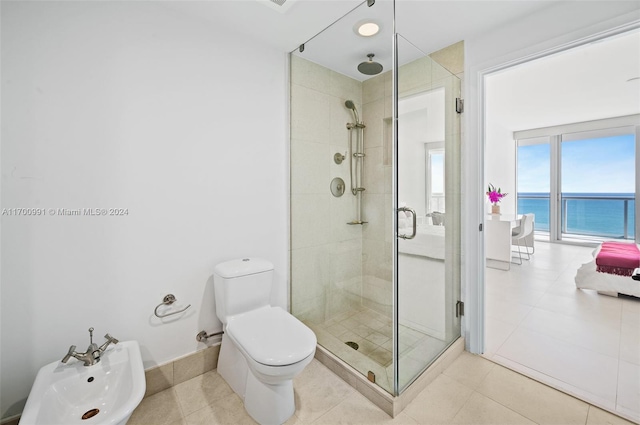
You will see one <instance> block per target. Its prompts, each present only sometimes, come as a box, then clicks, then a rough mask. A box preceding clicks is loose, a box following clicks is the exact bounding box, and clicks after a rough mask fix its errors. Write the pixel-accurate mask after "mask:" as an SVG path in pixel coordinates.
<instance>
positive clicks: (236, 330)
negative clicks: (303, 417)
mask: <svg viewBox="0 0 640 425" xmlns="http://www.w3.org/2000/svg"><path fill="white" fill-rule="evenodd" d="M272 274H273V265H272V264H271V263H269V262H268V261H266V260H261V259H255V258H249V259H242V260H234V261H228V262H225V263H222V264H218V265H217V266H216V268H215V272H214V288H215V289H214V290H215V296H216V314H217V316H218V318H219V319H220V320H221V321H222V323H223V325H224V335H223V337H222V345H221V347H220V356H219V358H218V373H219V374H220V375H221V376H222V378H224V380H225V381H226V382H227V383H228V384H229V386H231V388H232V389H233V390H234V391H235V392H236V394H238V395H239V396H240V397H242V398H243V400H244V405H245V409H246V410H247V412H248V413H249V415H251V417H253V419H255V420H256V421H257V422H258V423H260V424H263V425H272V424H273V425H276V424H282V423H284V422H286V421H287V419H289V418H290V417H291V416H292V415H293V413H294V412H295V402H294V394H293V378H294V377H295V376H296V375H298V374H299V373H300V372H302V370H303V369H304V368H305V367H306V366H307V365H308V364H309V363H310V362H311V360H312V359H313V356H314V354H315V349H316V342H317V341H316V336H315V334H314V333H313V331H312V330H311V329H309V328H308V327H307V326H305V325H304V324H303V323H302V322H300V321H299V320H298V319H296V318H295V317H293V316H292V315H291V314H289V313H288V312H286V311H285V310H283V309H282V308H280V307H274V306H271V305H270V304H269V298H270V294H271V283H272Z"/></svg>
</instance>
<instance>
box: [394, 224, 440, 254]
mask: <svg viewBox="0 0 640 425" xmlns="http://www.w3.org/2000/svg"><path fill="white" fill-rule="evenodd" d="M444 229H445V227H444V226H433V225H428V224H423V225H420V226H418V227H417V229H416V230H417V232H416V237H415V238H413V239H400V240H398V251H399V252H400V253H401V254H411V255H419V256H421V257H427V258H431V259H435V260H444V232H445V230H444ZM407 232H408V233H410V231H409V229H408V228H402V230H401V233H407Z"/></svg>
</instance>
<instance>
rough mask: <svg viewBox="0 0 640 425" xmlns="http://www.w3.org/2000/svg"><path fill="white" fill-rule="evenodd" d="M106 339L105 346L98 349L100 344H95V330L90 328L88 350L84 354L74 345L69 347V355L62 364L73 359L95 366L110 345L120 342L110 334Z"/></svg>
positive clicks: (63, 359)
mask: <svg viewBox="0 0 640 425" xmlns="http://www.w3.org/2000/svg"><path fill="white" fill-rule="evenodd" d="M104 337H105V338H106V339H107V340H106V341H105V342H104V344H102V345H101V346H100V347H98V344H96V343H94V342H93V328H89V347H88V348H87V351H86V352H84V353H77V352H76V346H75V345H72V346H71V347H69V352H68V353H67V355H66V356H64V357H63V358H62V363H66V362H67V361H69V359H70V358H71V357H74V358H76V359H78V360H80V361H82V362H84V365H85V366H93V365H94V364H96V363H98V362H99V361H100V357H101V356H102V353H104V352H105V350H106V349H107V347H108V346H109V344H117V343H118V342H119V341H118V340H117V339H115V338H114V337H112V336H111V335H109V334H106V335H105V336H104Z"/></svg>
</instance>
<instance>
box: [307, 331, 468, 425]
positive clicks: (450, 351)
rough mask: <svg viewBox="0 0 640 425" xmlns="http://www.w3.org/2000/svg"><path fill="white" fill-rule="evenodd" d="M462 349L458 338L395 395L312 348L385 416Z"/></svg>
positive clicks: (408, 399)
mask: <svg viewBox="0 0 640 425" xmlns="http://www.w3.org/2000/svg"><path fill="white" fill-rule="evenodd" d="M463 351H464V338H462V337H460V338H458V339H457V340H455V341H454V342H453V343H452V344H451V345H450V346H449V347H448V348H447V349H446V350H445V351H444V352H443V353H442V354H441V355H440V357H438V358H437V359H436V360H435V361H434V362H433V363H432V364H431V365H430V366H429V367H428V368H427V369H426V370H425V371H424V372H422V374H420V376H418V377H417V378H416V379H415V380H414V381H413V382H412V383H411V385H409V386H408V387H407V388H405V390H404V391H403V392H402V394H400V395H398V396H395V397H394V396H392V395H391V394H389V393H388V392H386V391H385V390H383V389H382V388H380V387H379V386H378V385H376V384H374V383H372V382H370V381H369V380H368V378H367V377H366V376H364V375H362V374H361V373H360V372H358V371H357V370H356V369H354V368H353V367H351V366H350V365H348V364H347V363H346V362H344V361H343V360H341V359H340V358H339V357H337V356H335V355H334V354H333V353H331V352H330V351H329V350H327V349H326V348H324V347H323V346H321V345H319V344H318V346H317V348H316V355H315V358H316V359H317V360H318V361H319V362H320V363H322V364H323V365H325V366H326V367H328V368H329V369H330V370H331V371H332V372H333V373H335V374H336V375H338V376H339V377H340V378H341V379H342V380H343V381H345V382H346V383H347V384H349V385H351V386H352V387H353V388H355V390H356V391H358V392H359V393H360V394H362V395H363V396H365V397H366V398H368V399H369V400H370V401H371V402H372V403H373V404H375V405H376V406H378V407H379V408H380V409H382V410H383V411H384V412H385V413H387V414H388V415H389V416H391V417H396V416H397V415H398V414H400V412H402V410H403V409H404V407H405V406H407V405H408V404H409V403H410V402H411V401H412V400H413V399H414V398H416V396H417V395H418V394H419V393H420V392H421V391H422V390H423V389H425V388H426V387H427V385H429V384H430V383H431V382H432V381H433V380H434V379H436V378H437V377H438V375H440V374H441V373H442V371H444V370H445V369H446V368H447V367H449V366H450V365H451V364H452V363H453V361H454V360H455V359H456V358H458V356H459V355H460V354H461V353H462V352H463Z"/></svg>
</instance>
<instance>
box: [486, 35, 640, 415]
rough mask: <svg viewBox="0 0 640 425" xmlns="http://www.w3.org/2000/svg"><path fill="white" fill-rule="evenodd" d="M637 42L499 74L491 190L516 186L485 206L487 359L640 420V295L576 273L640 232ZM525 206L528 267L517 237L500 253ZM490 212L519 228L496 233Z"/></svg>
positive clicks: (494, 90) (612, 42)
mask: <svg viewBox="0 0 640 425" xmlns="http://www.w3.org/2000/svg"><path fill="white" fill-rule="evenodd" d="M638 51H640V32H639V31H638V30H635V31H630V32H627V33H623V34H617V35H615V36H611V37H608V38H603V39H599V40H597V41H594V42H590V43H587V44H584V45H581V46H578V47H574V48H571V49H568V50H565V51H563V52H560V53H556V54H553V55H549V56H546V57H544V58H539V59H535V60H532V61H530V62H526V63H522V64H519V65H516V66H513V67H511V68H507V69H503V70H500V71H497V72H495V73H492V74H488V75H486V76H485V105H486V110H485V111H486V113H485V122H484V128H485V135H484V137H485V153H484V158H485V159H484V170H485V184H484V186H485V188H487V186H489V185H492V186H493V187H495V188H498V187H499V188H500V189H501V193H502V194H505V193H506V194H507V195H506V196H504V197H503V198H502V199H501V200H500V202H499V205H500V213H501V215H500V216H496V215H493V216H492V215H491V202H490V201H489V199H488V198H487V201H486V206H485V207H486V208H485V212H486V214H487V215H486V216H485V225H486V228H487V232H485V234H484V238H485V247H486V248H485V255H487V258H486V262H487V265H488V266H489V267H487V268H486V270H485V344H484V348H485V349H484V353H483V356H485V357H486V358H488V359H491V360H492V361H494V362H496V363H499V364H502V365H503V366H506V367H509V368H511V369H513V370H515V371H517V372H519V373H522V374H524V375H527V376H529V377H531V378H533V379H535V380H538V381H540V382H543V383H545V384H548V385H550V386H552V387H554V388H557V389H560V390H562V391H564V392H566V393H568V394H571V395H573V396H576V397H577V398H580V399H582V400H585V401H587V402H589V403H592V404H595V405H597V406H599V407H601V408H603V409H605V410H608V411H610V412H612V413H615V414H617V415H619V416H622V417H624V418H626V419H629V420H632V421H634V422H640V403H639V402H638V400H640V298H637V297H633V296H627V295H620V296H618V297H611V296H607V295H602V294H600V293H598V292H597V291H596V290H592V289H578V288H577V287H576V283H575V277H576V274H577V271H578V269H579V268H580V267H581V266H582V265H583V264H587V263H590V262H593V260H594V252H595V251H596V250H597V248H598V247H599V246H600V244H601V243H602V242H603V241H608V240H616V241H621V242H625V243H629V244H633V243H635V241H636V235H637V234H638V227H639V224H638V223H637V220H636V217H637V215H638V205H637V203H636V197H637V192H638V189H639V186H640V185H639V184H638V173H637V170H638V164H639V163H640V160H639V156H640V152H638V149H637V140H638V138H640V61H639V60H638V54H637V52H638ZM523 214H533V222H534V225H533V229H532V230H531V242H530V243H528V244H521V246H520V250H521V252H520V254H522V256H523V261H522V264H517V263H518V262H519V253H518V251H517V249H518V247H517V246H516V245H515V242H514V240H512V241H511V242H512V243H513V245H511V246H510V248H511V261H508V259H507V260H505V258H502V259H500V260H499V261H496V260H495V259H494V258H491V255H492V249H493V248H490V247H495V246H502V245H505V244H508V243H509V239H510V237H511V235H510V234H509V233H516V234H518V232H519V230H522V229H519V228H518V226H519V225H520V220H521V219H522V215H523ZM489 220H491V223H490V224H495V223H496V222H497V221H499V222H511V223H512V227H513V226H515V228H513V229H512V230H511V232H509V230H508V228H509V227H508V225H507V230H506V232H508V233H506V234H504V235H502V234H500V233H499V232H498V233H496V232H494V233H491V232H489V230H490V226H489V225H487V222H488V221H489ZM494 227H498V226H494ZM502 227H504V226H502ZM502 233H505V232H502ZM496 235H500V236H499V238H498V236H496ZM498 239H499V240H498ZM505 241H506V242H505ZM503 251H504V249H503ZM525 251H526V252H525ZM508 255H509V254H507V256H508ZM507 258H508V257H507ZM496 262H497V263H500V262H501V263H502V266H503V267H495V265H496ZM594 273H595V272H594ZM597 277H598V275H595V278H597ZM591 278H594V277H591ZM621 279H622V280H623V281H624V278H621ZM627 279H628V281H629V282H628V284H629V285H633V284H634V283H635V281H633V282H632V279H631V278H630V277H628V278H627ZM624 284H625V285H627V283H626V282H625V283H624ZM638 286H640V282H639V283H638ZM623 291H624V292H627V293H629V292H631V293H635V292H632V291H625V290H624V289H622V290H621V291H620V292H623ZM624 292H623V294H624ZM568 408H571V407H568ZM576 408H577V407H576Z"/></svg>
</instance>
